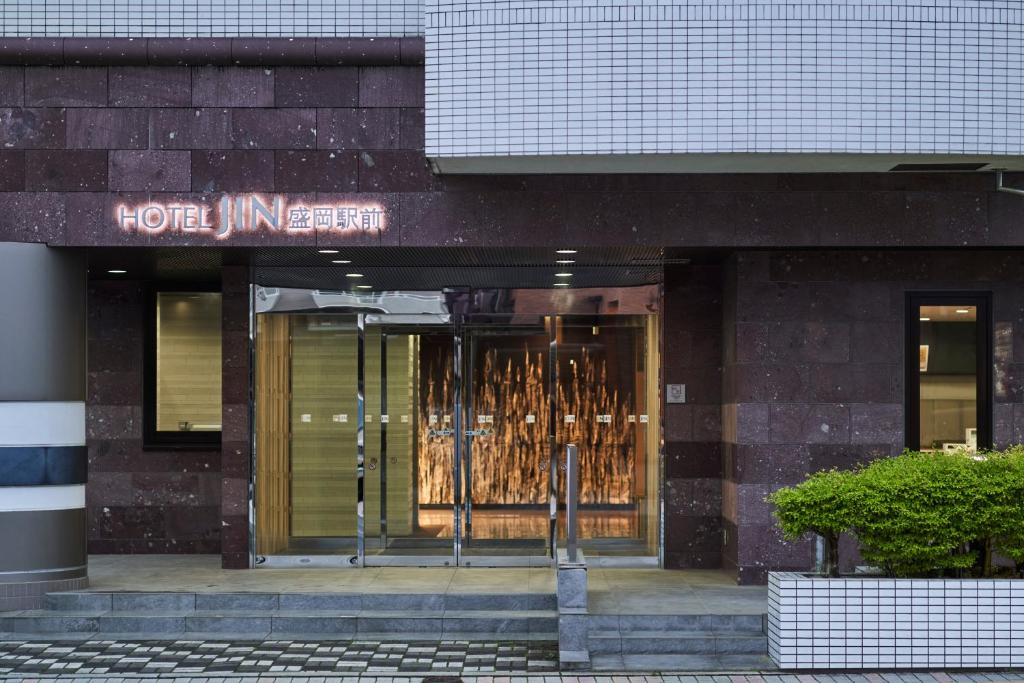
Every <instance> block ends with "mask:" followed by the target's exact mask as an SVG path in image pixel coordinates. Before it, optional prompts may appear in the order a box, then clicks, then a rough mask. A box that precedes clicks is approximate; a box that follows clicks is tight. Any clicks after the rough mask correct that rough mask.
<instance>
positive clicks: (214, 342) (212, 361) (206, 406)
mask: <svg viewBox="0 0 1024 683" xmlns="http://www.w3.org/2000/svg"><path fill="white" fill-rule="evenodd" d="M220 310H221V295H220V294H219V293H216V292H158V293H157V295H156V380H157V385H156V429H157V431H158V432H217V431H220V427H221V318H220Z"/></svg>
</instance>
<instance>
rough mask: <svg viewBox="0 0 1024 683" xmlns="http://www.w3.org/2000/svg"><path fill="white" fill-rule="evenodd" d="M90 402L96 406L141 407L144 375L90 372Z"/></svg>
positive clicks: (134, 372)
mask: <svg viewBox="0 0 1024 683" xmlns="http://www.w3.org/2000/svg"><path fill="white" fill-rule="evenodd" d="M88 401H89V403H91V404H94V405H128V406H134V405H141V403H142V374H141V373H140V372H139V371H137V370H136V371H133V372H109V371H104V372H90V373H89V376H88Z"/></svg>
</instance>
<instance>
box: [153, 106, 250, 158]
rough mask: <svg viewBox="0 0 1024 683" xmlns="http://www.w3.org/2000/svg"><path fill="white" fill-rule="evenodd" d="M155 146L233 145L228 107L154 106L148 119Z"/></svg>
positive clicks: (198, 146) (195, 147) (215, 146)
mask: <svg viewBox="0 0 1024 683" xmlns="http://www.w3.org/2000/svg"><path fill="white" fill-rule="evenodd" d="M149 140H150V147H152V148H153V149H231V115H230V113H229V112H228V110H226V109H154V110H153V111H152V112H151V114H150V122H149Z"/></svg>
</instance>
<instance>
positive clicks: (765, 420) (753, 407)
mask: <svg viewBox="0 0 1024 683" xmlns="http://www.w3.org/2000/svg"><path fill="white" fill-rule="evenodd" d="M732 410H735V415H736V417H735V420H736V425H735V430H736V431H735V440H736V443H768V442H769V440H770V438H771V429H770V424H771V421H770V419H771V418H770V416H771V406H770V405H768V404H766V403H738V404H736V405H735V407H734V408H732ZM726 417H728V414H727V415H726ZM728 429H729V425H728V423H727V422H726V424H725V425H723V430H722V432H723V433H722V438H723V439H724V440H726V441H728V440H729V439H727V438H726V437H727V436H728Z"/></svg>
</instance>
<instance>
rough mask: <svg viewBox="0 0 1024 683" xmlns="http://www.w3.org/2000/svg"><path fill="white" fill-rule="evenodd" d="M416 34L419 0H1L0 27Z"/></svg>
mask: <svg viewBox="0 0 1024 683" xmlns="http://www.w3.org/2000/svg"><path fill="white" fill-rule="evenodd" d="M422 34H423V0H285V1H283V2H272V1H269V0H130V1H129V0H0V35H3V36H23V37H33V36H53V37H58V36H64V37H78V36H80V37H104V38H119V37H128V38H133V37H190V38H195V37H209V36H217V37H221V36H227V37H278V36H287V37H298V36H322V37H334V36H342V37H349V36H351V37H367V36H370V37H372V36H382V37H383V36H418V35H422Z"/></svg>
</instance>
